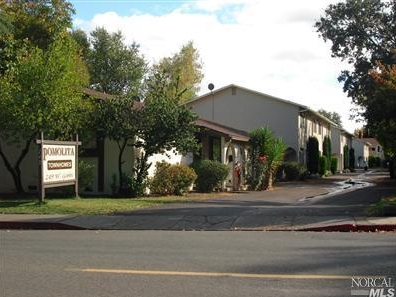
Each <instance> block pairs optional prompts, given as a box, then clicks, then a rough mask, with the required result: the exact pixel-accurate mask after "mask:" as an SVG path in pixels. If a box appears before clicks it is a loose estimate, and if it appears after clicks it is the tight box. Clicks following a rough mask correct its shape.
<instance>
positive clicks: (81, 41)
mask: <svg viewBox="0 0 396 297" xmlns="http://www.w3.org/2000/svg"><path fill="white" fill-rule="evenodd" d="M70 34H71V36H72V37H73V39H74V40H75V41H76V42H77V44H78V46H79V50H80V55H81V57H82V58H83V60H84V61H85V62H88V56H89V53H90V43H89V40H88V36H87V34H86V33H85V32H84V31H83V30H81V29H75V30H72V31H71V33H70Z"/></svg>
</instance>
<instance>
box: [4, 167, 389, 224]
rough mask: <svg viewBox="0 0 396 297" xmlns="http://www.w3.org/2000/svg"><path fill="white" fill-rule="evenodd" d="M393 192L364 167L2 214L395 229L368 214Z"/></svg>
mask: <svg viewBox="0 0 396 297" xmlns="http://www.w3.org/2000/svg"><path fill="white" fill-rule="evenodd" d="M394 194H395V184H394V183H391V182H390V180H389V178H388V176H387V173H386V172H367V173H364V172H360V173H355V174H350V175H336V176H333V177H331V178H325V179H317V180H308V181H303V182H294V183H290V182H286V183H278V184H277V185H276V187H275V189H274V190H272V191H257V192H240V193H231V194H230V195H228V196H224V195H222V196H219V198H216V199H210V200H206V201H200V202H191V203H180V204H168V205H164V206H159V207H155V208H150V209H145V210H140V211H132V212H124V213H115V214H113V215H98V216H75V215H71V216H70V215H66V216H65V215H62V216H50V217H48V216H34V215H33V216H29V215H27V217H21V216H18V215H10V217H7V218H3V219H6V221H8V223H7V222H5V224H6V226H10V225H11V226H12V221H15V222H19V223H22V225H20V224H16V225H15V226H16V227H18V226H22V227H24V225H23V224H26V225H27V226H36V227H37V226H38V224H41V225H42V227H43V228H49V229H51V228H55V229H58V228H66V229H67V228H76V229H103V230H106V229H108V230H337V231H339V230H340V226H344V227H345V230H346V231H348V230H352V229H351V226H352V227H353V228H354V227H355V226H357V227H359V228H354V230H366V231H367V230H377V229H379V230H395V228H396V217H393V218H370V217H367V214H366V209H367V208H368V206H370V205H372V204H373V203H375V202H377V201H379V200H380V199H381V198H383V197H386V196H390V195H394ZM3 217H4V215H3ZM10 221H11V223H10ZM41 225H40V226H41ZM40 226H39V227H40ZM332 226H335V227H336V228H335V229H332ZM360 226H362V227H363V228H360ZM369 226H370V228H366V227H369ZM379 226H382V227H381V228H378V227H379ZM343 230H344V229H343Z"/></svg>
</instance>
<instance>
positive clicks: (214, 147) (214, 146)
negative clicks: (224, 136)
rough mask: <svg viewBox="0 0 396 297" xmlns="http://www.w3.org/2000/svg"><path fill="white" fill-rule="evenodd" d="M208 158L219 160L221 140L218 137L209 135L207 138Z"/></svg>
mask: <svg viewBox="0 0 396 297" xmlns="http://www.w3.org/2000/svg"><path fill="white" fill-rule="evenodd" d="M209 159H210V160H213V161H218V162H221V141H220V137H213V136H212V137H210V139H209Z"/></svg>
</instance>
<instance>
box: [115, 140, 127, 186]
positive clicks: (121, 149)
mask: <svg viewBox="0 0 396 297" xmlns="http://www.w3.org/2000/svg"><path fill="white" fill-rule="evenodd" d="M117 144H118V148H119V153H118V176H119V183H118V191H119V192H122V191H123V190H124V189H125V186H126V185H125V180H124V174H123V172H122V164H123V163H124V162H123V161H122V156H123V155H124V151H125V148H126V145H127V141H126V140H123V141H122V143H120V142H119V141H117Z"/></svg>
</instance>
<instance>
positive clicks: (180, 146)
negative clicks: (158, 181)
mask: <svg viewBox="0 0 396 297" xmlns="http://www.w3.org/2000/svg"><path fill="white" fill-rule="evenodd" d="M152 79H154V78H152ZM167 83H168V81H167V80H166V79H164V78H163V77H161V76H159V77H156V79H155V80H154V81H151V82H149V85H150V86H151V87H150V90H149V91H148V92H146V93H145V98H144V106H143V108H142V109H140V112H139V116H138V123H137V125H138V131H137V141H136V143H135V146H136V147H137V148H139V149H140V155H139V156H138V158H137V162H136V166H135V169H134V172H135V173H134V177H133V184H134V187H135V188H134V189H133V190H134V193H133V194H134V195H135V196H138V195H140V194H142V192H143V190H144V183H145V180H146V177H147V174H148V169H149V168H150V166H151V163H149V161H148V160H149V157H150V156H152V155H154V154H158V153H164V152H166V151H169V150H175V151H178V152H194V151H196V150H197V148H198V144H197V140H196V138H195V133H196V132H197V129H196V127H195V125H194V124H193V121H194V120H195V119H196V115H195V114H193V113H192V112H191V111H190V109H189V108H187V107H186V106H185V105H180V104H179V96H180V94H176V96H175V97H173V96H169V93H168V92H167V90H168V85H167Z"/></svg>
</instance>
